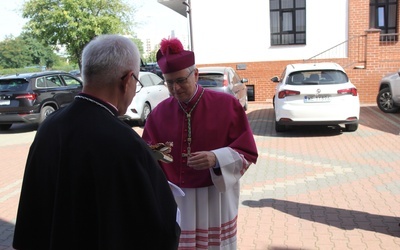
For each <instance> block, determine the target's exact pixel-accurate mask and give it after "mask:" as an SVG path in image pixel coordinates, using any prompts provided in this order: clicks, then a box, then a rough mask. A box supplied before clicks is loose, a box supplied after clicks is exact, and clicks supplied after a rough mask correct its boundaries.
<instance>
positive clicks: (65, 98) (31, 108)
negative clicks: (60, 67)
mask: <svg viewBox="0 0 400 250" xmlns="http://www.w3.org/2000/svg"><path fill="white" fill-rule="evenodd" d="M81 91H82V82H81V80H80V79H78V78H76V77H74V76H73V75H71V74H69V73H66V72H62V71H47V72H36V73H25V74H16V75H9V76H4V77H0V130H7V129H9V128H10V127H11V126H12V124H13V123H36V124H39V125H40V124H41V123H42V122H43V121H44V119H45V118H46V117H47V116H48V115H49V114H51V113H52V112H54V111H55V110H57V109H60V108H62V107H64V106H66V105H68V104H69V103H71V102H72V101H73V99H74V97H75V95H77V94H78V93H79V92H81Z"/></svg>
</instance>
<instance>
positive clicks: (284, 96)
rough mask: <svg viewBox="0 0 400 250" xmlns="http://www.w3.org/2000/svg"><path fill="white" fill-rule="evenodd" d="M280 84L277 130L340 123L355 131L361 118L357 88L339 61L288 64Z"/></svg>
mask: <svg viewBox="0 0 400 250" xmlns="http://www.w3.org/2000/svg"><path fill="white" fill-rule="evenodd" d="M271 81H273V82H275V83H277V86H276V89H275V96H274V98H273V105H274V110H275V130H276V132H283V131H285V130H286V129H287V127H288V126H290V125H339V124H344V125H345V127H346V130H347V131H356V130H357V128H358V122H359V118H360V100H359V96H358V92H357V88H356V87H355V86H354V85H353V84H352V83H351V82H350V80H349V78H348V76H347V74H346V72H345V71H344V69H343V68H342V67H341V66H340V65H338V64H336V63H330V62H327V63H299V64H289V65H287V66H286V68H285V70H284V71H283V74H282V76H281V77H280V78H279V77H276V76H275V77H273V78H272V79H271Z"/></svg>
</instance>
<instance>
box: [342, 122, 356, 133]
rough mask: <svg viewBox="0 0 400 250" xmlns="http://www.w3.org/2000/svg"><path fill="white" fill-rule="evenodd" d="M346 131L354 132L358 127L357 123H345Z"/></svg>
mask: <svg viewBox="0 0 400 250" xmlns="http://www.w3.org/2000/svg"><path fill="white" fill-rule="evenodd" d="M345 126H346V131H348V132H354V131H356V130H357V129H358V123H353V124H346V125H345Z"/></svg>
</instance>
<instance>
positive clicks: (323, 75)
mask: <svg viewBox="0 0 400 250" xmlns="http://www.w3.org/2000/svg"><path fill="white" fill-rule="evenodd" d="M348 81H349V79H348V77H347V75H346V74H345V73H344V72H342V71H339V70H314V71H301V72H294V73H292V74H290V75H289V77H288V78H287V81H286V84H289V85H325V84H340V83H346V82H348Z"/></svg>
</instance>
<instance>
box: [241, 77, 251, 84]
mask: <svg viewBox="0 0 400 250" xmlns="http://www.w3.org/2000/svg"><path fill="white" fill-rule="evenodd" d="M240 82H241V83H248V82H249V80H248V79H247V78H243V79H242V80H241V81H240Z"/></svg>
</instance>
